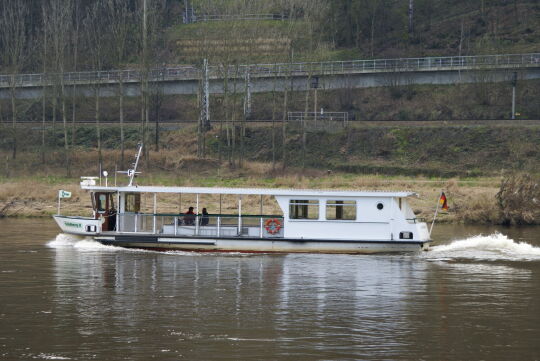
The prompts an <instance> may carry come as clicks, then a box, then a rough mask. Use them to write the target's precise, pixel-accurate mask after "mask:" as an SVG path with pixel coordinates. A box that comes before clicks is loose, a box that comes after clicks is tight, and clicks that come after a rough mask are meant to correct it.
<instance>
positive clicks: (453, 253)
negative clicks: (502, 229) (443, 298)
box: [425, 233, 540, 261]
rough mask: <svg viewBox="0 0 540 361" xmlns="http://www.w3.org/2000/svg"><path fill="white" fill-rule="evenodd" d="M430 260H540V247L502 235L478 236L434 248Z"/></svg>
mask: <svg viewBox="0 0 540 361" xmlns="http://www.w3.org/2000/svg"><path fill="white" fill-rule="evenodd" d="M425 257H426V258H428V259H456V258H468V259H477V260H511V261H519V260H540V247H534V246H533V245H530V244H528V243H525V242H516V241H514V240H512V239H510V238H508V237H507V236H505V235H503V234H501V233H494V234H492V235H489V236H484V235H478V236H474V237H470V238H467V239H463V240H457V241H453V242H452V243H450V244H445V245H440V246H433V247H431V250H430V251H429V252H427V253H425Z"/></svg>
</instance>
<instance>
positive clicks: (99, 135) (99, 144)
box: [95, 84, 102, 168]
mask: <svg viewBox="0 0 540 361" xmlns="http://www.w3.org/2000/svg"><path fill="white" fill-rule="evenodd" d="M95 96H96V109H95V110H96V114H95V115H96V138H97V148H98V162H99V165H100V166H101V164H102V155H101V127H100V124H99V117H100V114H99V84H96V89H95ZM100 168H101V167H100Z"/></svg>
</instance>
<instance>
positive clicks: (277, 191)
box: [81, 185, 418, 198]
mask: <svg viewBox="0 0 540 361" xmlns="http://www.w3.org/2000/svg"><path fill="white" fill-rule="evenodd" d="M81 188H82V189H86V190H90V191H95V192H114V193H116V192H121V193H189V194H235V195H268V196H311V197H325V196H335V197H395V198H405V197H416V196H418V194H417V193H416V192H410V191H394V192H392V191H354V190H326V189H284V188H218V187H165V186H131V187H130V186H120V187H103V186H89V185H81Z"/></svg>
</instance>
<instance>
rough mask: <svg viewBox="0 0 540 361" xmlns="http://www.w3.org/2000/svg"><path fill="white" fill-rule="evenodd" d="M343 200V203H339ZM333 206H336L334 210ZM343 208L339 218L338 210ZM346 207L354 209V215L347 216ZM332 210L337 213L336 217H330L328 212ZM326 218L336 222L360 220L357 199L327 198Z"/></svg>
mask: <svg viewBox="0 0 540 361" xmlns="http://www.w3.org/2000/svg"><path fill="white" fill-rule="evenodd" d="M339 202H342V203H339ZM332 208H334V209H333V210H332ZM340 208H341V217H340V218H338V210H339V209H340ZM345 209H347V210H349V209H352V210H353V212H354V216H353V217H352V218H345V212H344V211H345ZM329 211H331V212H333V213H334V214H335V217H334V218H329V217H328V214H329V213H328V212H329ZM324 216H325V219H326V220H327V221H332V222H334V221H336V222H353V221H356V220H358V202H357V200H356V199H327V200H326V204H325V212H324Z"/></svg>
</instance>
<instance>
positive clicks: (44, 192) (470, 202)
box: [0, 122, 540, 223]
mask: <svg viewBox="0 0 540 361" xmlns="http://www.w3.org/2000/svg"><path fill="white" fill-rule="evenodd" d="M24 131H25V133H24V137H22V135H21V137H20V138H19V139H20V141H19V143H18V146H19V148H18V149H19V152H18V155H17V158H16V159H15V160H14V159H12V158H11V156H10V154H11V153H10V149H9V140H10V137H9V136H8V135H7V133H2V137H0V141H2V142H0V144H3V145H4V146H3V147H2V148H1V149H0V159H1V160H2V162H3V164H2V166H1V167H0V210H2V211H1V212H2V213H3V214H4V215H6V216H48V215H51V214H53V213H54V212H55V211H56V198H55V197H56V192H57V190H58V189H66V190H69V191H72V192H73V194H74V196H73V198H72V199H70V200H66V201H65V202H63V208H64V210H65V211H66V212H67V213H68V214H88V213H89V212H90V204H89V199H88V196H87V195H86V194H84V192H81V191H80V190H79V189H78V177H79V176H89V175H97V174H98V169H99V166H98V164H99V162H98V153H97V151H96V149H95V143H94V142H95V128H94V127H82V128H79V129H78V131H77V133H78V134H79V136H78V137H77V143H76V146H75V148H73V149H71V150H70V163H71V167H70V170H71V177H65V175H66V169H65V161H64V159H65V158H64V152H63V150H62V149H61V145H62V144H63V138H62V137H63V133H62V132H61V130H60V129H57V130H56V131H53V130H49V131H48V133H47V147H46V149H45V151H42V149H41V146H40V144H41V143H40V140H41V132H40V131H39V129H37V130H36V129H34V130H32V129H25V130H24ZM239 131H240V128H239V123H236V126H235V127H231V128H230V131H229V136H231V135H232V134H233V133H234V134H236V137H239V134H240V133H239ZM272 132H274V135H275V144H276V147H275V157H276V160H277V161H276V163H275V165H274V166H273V165H272V156H273V150H272ZM281 132H282V128H281V124H276V125H275V127H272V125H271V124H265V125H260V124H257V125H248V126H247V128H246V131H245V138H244V145H243V152H244V161H243V164H242V165H241V166H240V164H239V158H240V153H241V150H242V147H241V145H240V143H239V138H236V144H235V146H234V147H233V146H229V145H228V143H227V141H226V139H227V134H226V132H225V131H223V133H221V132H220V127H219V126H218V125H215V126H214V127H213V129H212V130H210V131H209V132H208V133H207V134H206V145H207V147H206V148H207V156H206V158H204V159H198V158H197V157H196V156H195V153H196V128H195V127H194V126H186V127H183V128H181V129H177V130H168V131H165V130H162V131H161V137H160V139H161V142H160V150H159V151H158V152H156V151H154V150H153V149H154V145H153V144H151V143H150V145H149V146H148V147H147V148H148V149H151V151H150V152H149V156H148V158H147V159H144V160H143V162H142V167H141V169H142V171H143V174H144V177H143V178H142V179H141V180H140V182H141V184H146V185H199V186H210V187H213V186H224V187H283V188H330V189H364V190H373V189H379V190H411V191H416V192H418V193H419V194H420V197H419V198H418V199H415V200H413V201H412V204H413V207H414V209H415V212H417V214H418V215H419V216H420V217H425V218H430V217H431V215H432V214H433V211H434V207H435V204H436V200H437V197H438V194H439V193H440V191H441V190H444V191H445V192H446V194H447V196H448V197H449V199H450V204H451V210H450V212H448V213H447V214H443V215H441V220H442V221H446V222H465V223H503V222H504V219H503V215H502V213H501V210H500V209H499V208H498V200H497V199H496V194H497V192H498V191H499V188H500V184H501V179H502V176H503V175H504V174H507V173H516V172H521V173H527V174H530V175H531V176H532V177H533V179H540V177H539V174H540V153H539V152H540V150H539V149H540V143H539V142H540V126H539V125H538V124H537V122H528V123H526V124H524V125H522V126H520V125H508V124H504V123H502V124H501V123H498V124H497V125H493V126H488V125H486V124H483V123H474V122H473V123H460V124H452V123H448V124H433V123H423V122H414V123H411V124H409V123H407V124H404V125H396V124H394V123H392V122H387V123H380V124H378V123H363V122H358V123H355V124H352V125H350V126H349V127H348V128H345V129H344V128H342V127H341V126H340V125H332V124H330V128H329V129H324V130H320V129H308V132H307V142H306V152H305V156H304V152H303V150H302V132H301V128H299V127H298V126H292V125H288V126H287V127H286V132H285V134H286V139H285V148H283V147H282V142H283V139H282V133H281ZM126 135H127V143H126V144H127V149H128V150H127V152H126V164H128V163H129V162H130V161H131V159H132V155H133V153H134V151H133V149H134V147H135V144H136V143H137V141H138V139H139V134H138V132H137V129H136V128H130V130H129V131H128V132H126ZM118 136H119V130H118V128H116V127H107V128H104V130H103V131H102V137H103V138H102V144H103V147H104V149H103V163H102V167H103V169H106V170H108V171H109V173H110V174H112V175H113V174H114V170H115V169H122V167H121V165H120V151H119V149H118V148H119V138H118ZM150 139H152V140H153V137H151V138H150ZM283 149H285V156H286V165H287V166H286V167H285V168H283V167H282V164H281V159H282V156H283ZM218 150H219V152H220V153H221V155H220V154H219V152H218ZM229 158H230V162H229ZM220 159H221V162H220ZM302 164H304V167H302ZM124 168H125V167H124ZM109 181H110V182H114V179H113V178H111V179H110V180H109ZM118 181H119V182H124V181H125V179H119V180H118ZM534 197H535V196H534V195H533V197H531V198H534ZM537 198H538V199H540V196H538V197H537ZM185 202H187V200H184V203H183V204H184V206H185V205H186V203H185ZM161 203H162V204H164V207H165V209H164V210H166V211H174V212H177V211H182V210H183V209H182V208H183V207H182V206H181V205H179V204H178V199H176V198H174V197H173V198H171V199H163V200H162V201H161ZM251 203H252V205H253V207H254V209H253V210H252V211H253V212H254V213H257V212H258V210H257V207H258V206H257V204H258V200H253V202H251ZM208 204H213V205H209V206H208V207H210V209H212V208H215V200H211V199H210V200H208ZM227 204H228V206H229V207H230V211H231V212H233V211H234V210H235V200H234V199H231V200H230V201H229V203H227ZM246 204H247V207H248V211H249V204H250V202H249V201H246ZM276 206H277V205H275V204H274V205H273V206H271V207H274V208H272V209H273V210H274V211H277V208H276ZM4 207H5V208H4ZM532 207H535V206H534V204H533V205H532ZM534 217H536V216H533V218H534ZM535 222H536V223H538V222H540V219H538V220H536V221H535Z"/></svg>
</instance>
